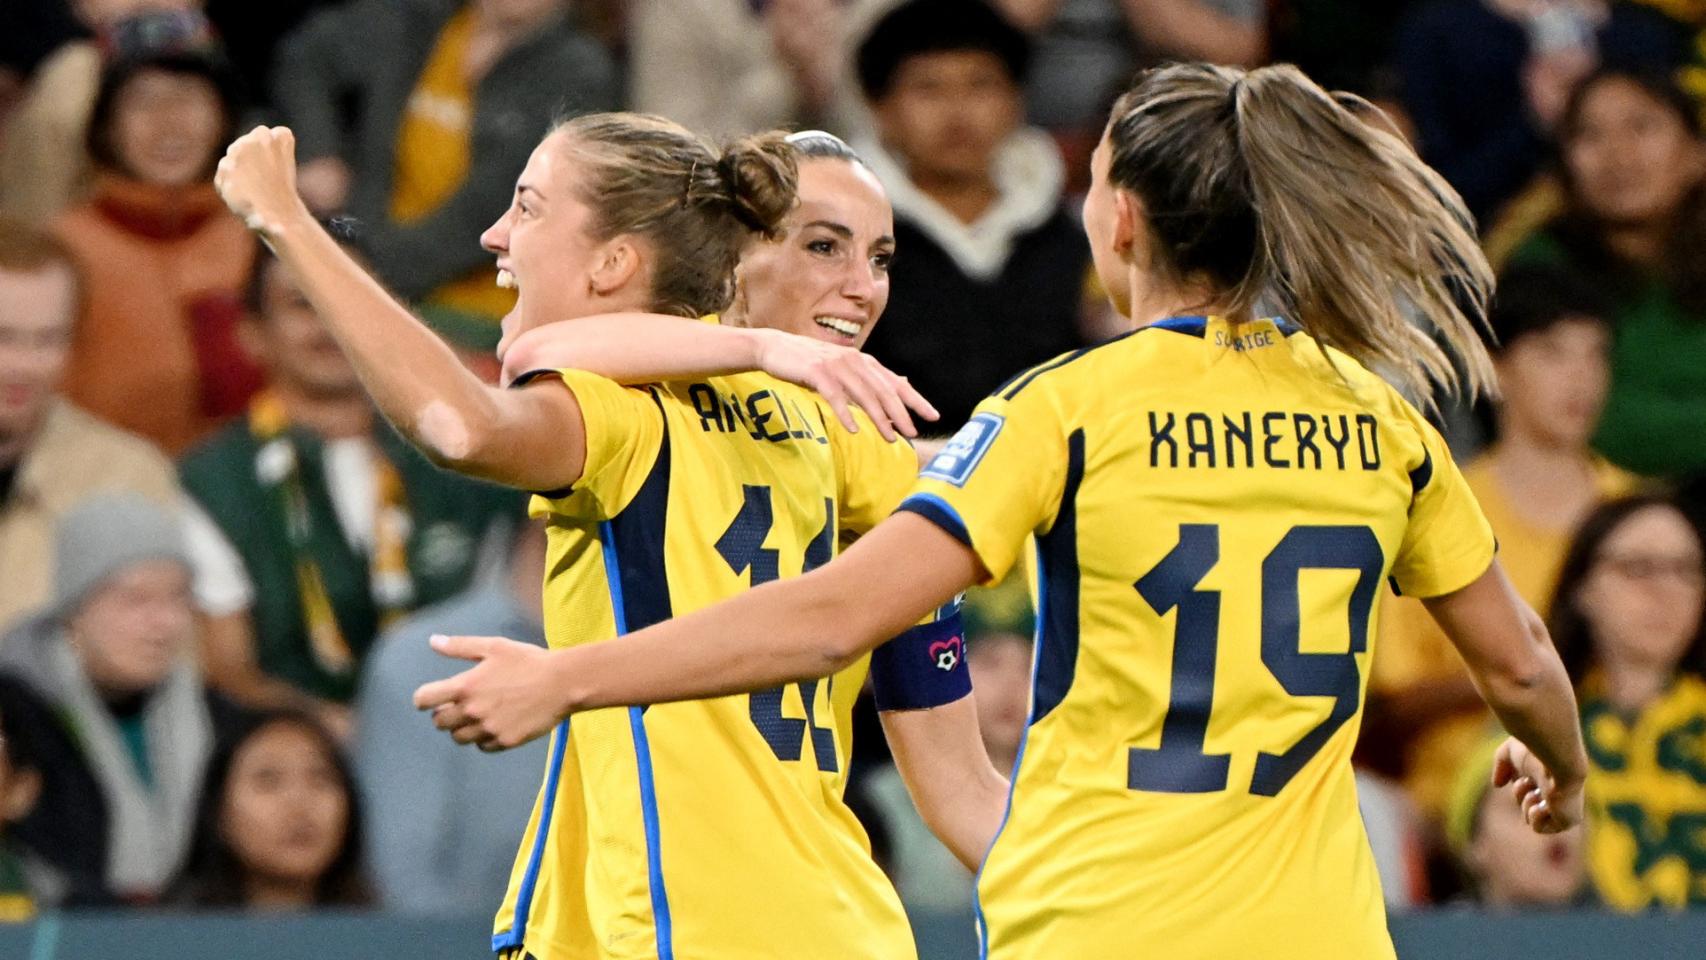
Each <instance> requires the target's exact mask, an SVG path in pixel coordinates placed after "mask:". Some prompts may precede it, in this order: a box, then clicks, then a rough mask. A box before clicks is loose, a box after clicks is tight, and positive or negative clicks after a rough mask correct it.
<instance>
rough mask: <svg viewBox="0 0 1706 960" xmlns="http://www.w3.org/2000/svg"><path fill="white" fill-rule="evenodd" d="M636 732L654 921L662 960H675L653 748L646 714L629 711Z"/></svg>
mask: <svg viewBox="0 0 1706 960" xmlns="http://www.w3.org/2000/svg"><path fill="white" fill-rule="evenodd" d="M628 726H629V728H630V729H631V730H633V732H634V759H635V760H636V762H637V764H638V766H639V770H640V817H641V819H642V820H643V821H644V823H645V830H646V880H647V886H649V887H650V888H651V892H652V922H653V923H654V924H655V925H656V927H657V942H658V960H675V935H674V931H673V924H672V923H671V922H670V916H669V893H668V891H667V890H665V889H664V885H663V850H662V843H661V839H660V837H659V831H658V795H657V784H656V783H655V782H653V780H652V747H651V742H650V741H649V740H647V739H646V717H645V711H644V710H642V709H641V708H639V707H629V708H628Z"/></svg>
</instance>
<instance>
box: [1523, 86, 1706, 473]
mask: <svg viewBox="0 0 1706 960" xmlns="http://www.w3.org/2000/svg"><path fill="white" fill-rule="evenodd" d="M1561 136H1562V148H1563V160H1564V173H1565V177H1564V179H1565V187H1566V192H1567V194H1568V196H1569V201H1568V209H1567V210H1566V212H1565V213H1564V214H1563V215H1561V216H1559V217H1558V218H1557V219H1555V220H1553V221H1552V222H1551V223H1550V224H1549V225H1547V226H1546V227H1545V228H1543V229H1542V230H1541V231H1539V232H1538V233H1537V234H1535V235H1534V236H1533V237H1531V238H1530V239H1529V240H1528V241H1527V242H1526V243H1524V244H1522V245H1521V247H1520V248H1519V249H1518V250H1517V252H1516V253H1515V255H1514V257H1513V261H1512V262H1513V263H1517V264H1544V265H1549V266H1554V267H1557V268H1559V269H1561V270H1565V271H1568V272H1570V273H1572V274H1575V275H1576V276H1578V277H1581V278H1583V279H1585V280H1587V281H1588V282H1591V283H1593V284H1595V285H1597V286H1599V287H1600V289H1602V290H1603V291H1605V292H1606V294H1607V295H1609V296H1610V297H1611V299H1612V307H1611V314H1610V319H1611V321H1612V324H1613V329H1614V330H1615V331H1616V337H1615V341H1614V347H1613V350H1612V360H1611V393H1610V396H1609V398H1608V399H1607V402H1606V408H1605V416H1604V418H1603V419H1602V420H1601V422H1600V427H1599V432H1598V433H1597V434H1596V435H1595V437H1594V446H1595V447H1596V448H1598V449H1599V450H1600V451H1601V452H1602V453H1604V454H1605V455H1606V456H1607V457H1609V458H1610V459H1611V460H1612V461H1613V462H1614V463H1616V464H1618V465H1619V466H1622V467H1624V468H1626V469H1629V470H1634V471H1636V472H1638V473H1644V474H1648V475H1652V476H1667V477H1675V476H1679V475H1686V474H1689V473H1695V472H1699V471H1702V470H1706V363H1702V362H1701V358H1702V357H1706V141H1703V140H1702V138H1701V134H1700V127H1699V115H1698V113H1697V106H1696V105H1695V104H1694V103H1693V102H1692V101H1690V100H1689V99H1688V97H1687V96H1686V95H1684V94H1683V93H1681V92H1680V91H1679V90H1678V89H1677V88H1676V86H1675V85H1674V83H1673V82H1672V81H1671V80H1669V79H1666V78H1658V77H1649V76H1647V75H1641V74H1632V73H1625V72H1621V71H1616V70H1608V71H1604V72H1601V73H1598V74H1595V75H1594V76H1593V77H1591V78H1589V79H1588V80H1586V81H1584V82H1583V84H1582V85H1581V86H1580V87H1578V88H1577V90H1576V92H1575V94H1574V95H1573V96H1572V97H1571V99H1570V103H1569V108H1568V110H1567V111H1566V112H1565V115H1564V120H1563V125H1562V128H1561Z"/></svg>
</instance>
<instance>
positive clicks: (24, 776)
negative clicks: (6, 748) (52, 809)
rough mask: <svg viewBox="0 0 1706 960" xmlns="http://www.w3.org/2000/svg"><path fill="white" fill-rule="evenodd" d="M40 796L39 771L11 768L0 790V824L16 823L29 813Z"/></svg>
mask: <svg viewBox="0 0 1706 960" xmlns="http://www.w3.org/2000/svg"><path fill="white" fill-rule="evenodd" d="M40 798H41V773H40V772H38V771H35V770H18V769H13V770H12V771H11V772H9V773H8V774H7V775H6V782H5V789H3V790H0V824H7V823H17V822H18V821H19V820H22V819H24V818H25V817H27V816H29V815H30V811H31V810H34V809H35V808H36V801H37V800H38V799H40Z"/></svg>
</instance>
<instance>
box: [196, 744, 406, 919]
mask: <svg viewBox="0 0 1706 960" xmlns="http://www.w3.org/2000/svg"><path fill="white" fill-rule="evenodd" d="M361 832H362V822H361V802H360V798H359V797H358V796H357V795H356V791H355V781H354V780H353V779H352V778H351V776H350V769H349V764H348V762H347V761H345V759H344V757H343V754H342V753H341V752H340V751H339V750H338V745H337V742H336V741H334V740H333V739H332V735H331V734H330V733H328V732H327V731H326V729H325V728H324V727H322V726H320V725H319V724H318V723H316V722H315V721H314V719H313V718H312V717H309V716H307V715H306V714H299V713H291V712H283V713H270V714H267V715H265V716H262V717H259V718H257V719H255V720H254V721H252V722H251V723H250V724H249V725H248V726H247V727H246V728H244V729H243V731H242V732H241V733H240V734H238V735H237V736H235V737H233V738H232V739H231V740H230V741H229V742H227V743H226V744H225V745H224V746H223V747H222V748H221V749H220V751H219V753H218V755H217V756H216V757H215V758H214V760H213V762H212V764H210V765H209V767H208V776H207V788H206V789H205V790H204V791H203V793H202V799H201V806H200V810H199V813H198V814H197V817H196V836H195V850H194V852H193V854H192V855H191V857H190V862H189V867H188V869H187V870H186V871H185V873H184V877H183V879H182V881H181V883H180V892H179V895H178V897H177V898H176V899H177V900H178V902H180V903H182V904H184V905H186V906H190V907H201V908H219V909H241V910H254V911H273V912H277V911H299V910H307V909H310V908H315V907H345V908H349V907H366V906H371V905H372V903H373V894H372V892H371V891H370V890H369V888H368V885H367V879H366V875H365V872H364V866H363V863H362V844H361Z"/></svg>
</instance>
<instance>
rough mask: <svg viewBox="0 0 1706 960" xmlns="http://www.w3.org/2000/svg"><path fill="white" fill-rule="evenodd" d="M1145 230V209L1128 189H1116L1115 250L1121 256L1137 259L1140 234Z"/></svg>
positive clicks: (1127, 258) (1130, 259) (1128, 259)
mask: <svg viewBox="0 0 1706 960" xmlns="http://www.w3.org/2000/svg"><path fill="white" fill-rule="evenodd" d="M1142 230H1143V210H1142V206H1141V204H1139V203H1138V199H1137V197H1135V196H1133V195H1132V194H1131V192H1130V191H1128V190H1117V189H1116V190H1115V191H1114V251H1115V252H1116V253H1118V254H1119V255H1120V258H1121V259H1123V260H1127V261H1135V260H1136V258H1137V250H1136V249H1135V248H1136V247H1137V241H1138V234H1139V233H1140V232H1141V231H1142Z"/></svg>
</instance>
